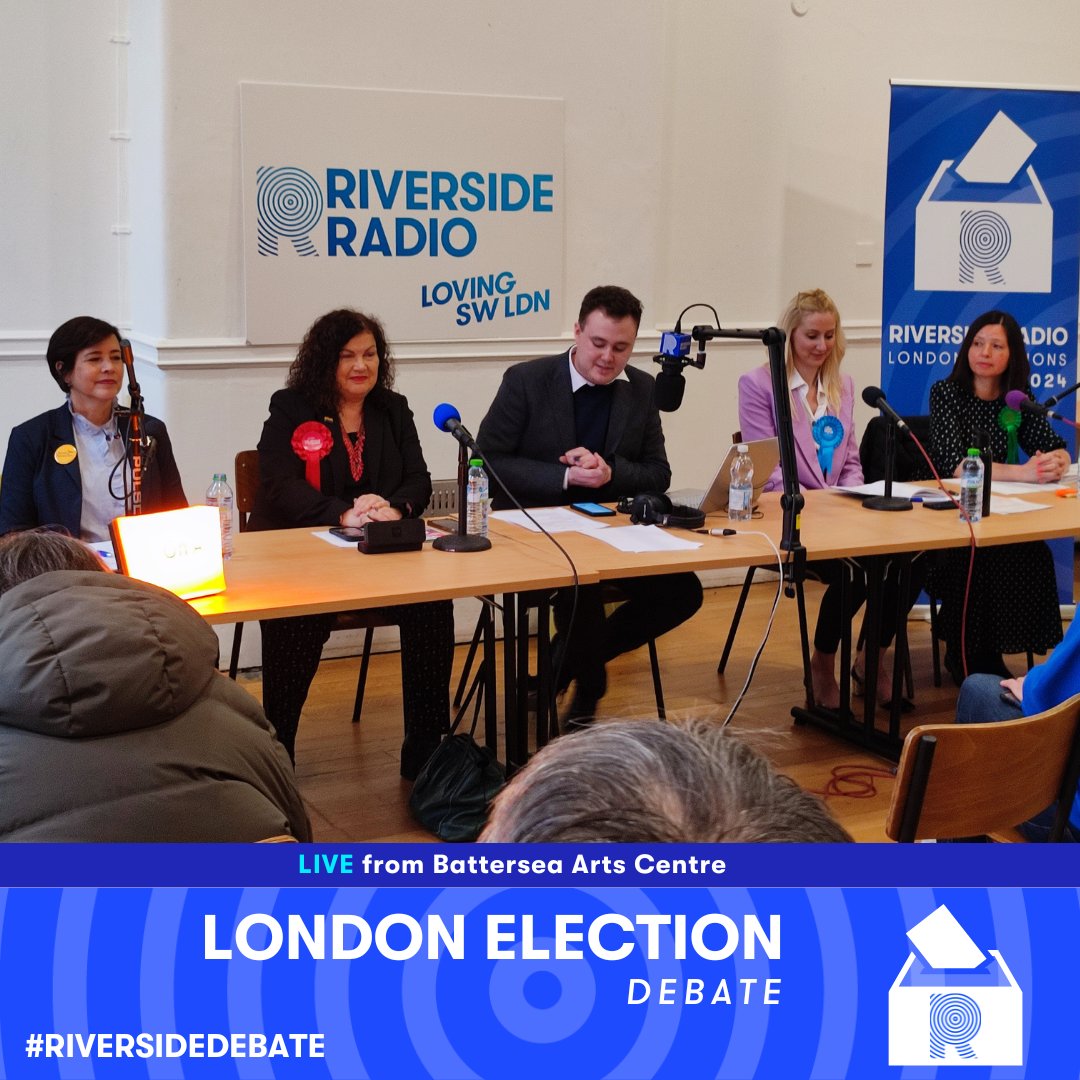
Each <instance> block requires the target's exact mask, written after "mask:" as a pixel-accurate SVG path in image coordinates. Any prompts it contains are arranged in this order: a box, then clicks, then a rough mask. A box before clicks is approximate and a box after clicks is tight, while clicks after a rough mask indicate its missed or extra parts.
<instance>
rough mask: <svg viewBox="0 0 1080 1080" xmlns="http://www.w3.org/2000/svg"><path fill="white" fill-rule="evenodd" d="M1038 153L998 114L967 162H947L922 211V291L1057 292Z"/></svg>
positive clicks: (918, 254)
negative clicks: (1034, 156)
mask: <svg viewBox="0 0 1080 1080" xmlns="http://www.w3.org/2000/svg"><path fill="white" fill-rule="evenodd" d="M1035 148H1036V143H1035V140H1034V139H1032V138H1031V137H1030V136H1029V135H1028V134H1027V133H1026V132H1025V131H1024V130H1023V129H1022V128H1021V127H1020V126H1019V125H1018V124H1016V123H1014V122H1013V120H1011V119H1010V118H1009V117H1008V116H1006V115H1005V113H1004V112H1001V111H999V112H998V113H997V114H996V115H995V116H994V118H993V119H992V120H991V121H990V123H989V124H987V125H986V127H985V128H984V129H983V130H982V132H981V133H980V134H979V135H978V137H977V138H976V139H975V141H974V143H973V144H972V145H971V147H970V149H967V152H966V153H965V154H964V156H963V158H962V159H961V160H960V161H955V160H954V159H952V158H949V159H946V160H944V161H942V162H941V164H940V165H939V166H938V168H937V171H936V172H935V173H934V176H933V178H932V179H931V181H930V183H929V184H928V185H927V187H926V190H925V191H924V192H923V194H922V197H921V198H920V199H919V203H918V206H917V207H916V209H915V288H916V289H917V290H920V291H927V292H929V291H937V290H945V291H952V292H1002V291H1008V292H1016V293H1045V292H1050V286H1051V279H1052V276H1053V253H1054V212H1053V209H1052V207H1051V206H1050V203H1049V201H1048V200H1047V198H1046V192H1045V191H1044V190H1043V187H1042V184H1041V183H1040V181H1039V177H1038V175H1037V174H1036V172H1035V169H1034V168H1033V167H1032V166H1031V165H1030V164H1028V160H1029V158H1030V157H1031V155H1032V153H1033V152H1034V150H1035ZM958 149H960V150H964V149H966V148H964V147H959V148H958Z"/></svg>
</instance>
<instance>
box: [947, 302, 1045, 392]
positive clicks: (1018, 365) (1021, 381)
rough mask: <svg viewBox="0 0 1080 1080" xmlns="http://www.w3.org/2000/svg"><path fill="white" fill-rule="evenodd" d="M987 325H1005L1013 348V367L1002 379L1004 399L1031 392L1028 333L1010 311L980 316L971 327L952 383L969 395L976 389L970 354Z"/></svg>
mask: <svg viewBox="0 0 1080 1080" xmlns="http://www.w3.org/2000/svg"><path fill="white" fill-rule="evenodd" d="M984 326H1002V327H1004V328H1005V340H1006V342H1007V343H1008V346H1009V366H1008V367H1007V368H1006V369H1005V374H1004V375H1003V376H1002V377H1001V394H1002V396H1004V395H1005V394H1007V393H1008V392H1009V391H1010V390H1024V391H1025V392H1026V391H1027V389H1028V381H1029V379H1030V374H1031V368H1030V367H1029V366H1028V357H1027V346H1026V345H1025V344H1024V334H1023V331H1021V329H1020V324H1019V323H1018V322H1017V321H1016V319H1014V318H1013V317H1012V316H1011V315H1010V314H1009V313H1008V312H1007V311H987V312H986V313H985V314H983V315H980V316H979V317H978V318H977V319H976V320H975V321H974V322H973V323H972V324H971V325H970V326H969V327H968V328H967V333H966V334H965V335H964V340H963V342H962V343H961V345H960V351H959V352H958V353H957V354H956V363H955V364H953V369H952V371H951V372H950V373H949V379H948V381H949V382H955V383H959V384H960V385H961V386H962V387H963V388H964V389H965V390H967V391H968V392H969V393H970V392H972V390H973V388H974V382H975V379H974V376H973V375H972V374H971V361H970V360H969V358H968V353H969V352H970V351H971V344H972V342H973V341H974V340H975V335H976V334H977V333H978V332H979V331H980V330H981V329H982V328H983V327H984Z"/></svg>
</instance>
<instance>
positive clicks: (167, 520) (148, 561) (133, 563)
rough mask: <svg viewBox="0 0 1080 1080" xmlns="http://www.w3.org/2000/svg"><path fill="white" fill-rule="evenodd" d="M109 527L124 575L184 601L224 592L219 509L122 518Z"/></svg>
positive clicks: (197, 508)
mask: <svg viewBox="0 0 1080 1080" xmlns="http://www.w3.org/2000/svg"><path fill="white" fill-rule="evenodd" d="M109 529H110V531H111V533H112V538H113V546H114V548H115V550H116V562H117V565H118V566H119V567H120V572H121V573H122V574H126V575H127V576H128V577H133V578H138V579H139V580H140V581H149V582H150V583H151V584H152V585H160V586H161V587H162V588H163V589H168V590H169V591H170V592H174V593H176V595H177V596H179V597H182V598H183V599H184V600H190V599H191V598H192V597H193V596H210V595H211V594H213V593H219V592H224V591H225V569H224V564H223V563H222V561H221V517H220V515H219V514H218V510H217V507H215V506H189V507H187V508H186V509H184V510H163V511H162V512H161V513H158V514H139V515H137V516H131V517H118V518H114V519H113V521H112V523H111V524H110V526H109Z"/></svg>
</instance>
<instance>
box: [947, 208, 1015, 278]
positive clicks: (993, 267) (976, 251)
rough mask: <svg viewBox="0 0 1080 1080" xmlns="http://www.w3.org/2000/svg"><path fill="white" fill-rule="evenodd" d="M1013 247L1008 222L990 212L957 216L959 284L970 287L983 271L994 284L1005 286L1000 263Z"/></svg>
mask: <svg viewBox="0 0 1080 1080" xmlns="http://www.w3.org/2000/svg"><path fill="white" fill-rule="evenodd" d="M1011 248H1012V232H1011V231H1010V229H1009V223H1008V222H1007V221H1006V220H1005V219H1004V218H1003V217H1002V216H1001V215H1000V214H997V213H995V212H994V211H993V210H965V211H963V213H961V215H960V281H961V283H962V284H964V285H971V284H972V283H973V282H974V281H975V271H976V270H982V271H983V273H984V274H986V277H987V279H988V280H989V281H991V282H993V283H994V284H995V285H1001V284H1003V283H1004V281H1005V278H1004V277H1002V274H1001V264H1002V263H1003V262H1004V261H1005V257H1006V256H1007V255H1008V254H1009V251H1010V250H1011Z"/></svg>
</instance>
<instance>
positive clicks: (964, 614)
mask: <svg viewBox="0 0 1080 1080" xmlns="http://www.w3.org/2000/svg"><path fill="white" fill-rule="evenodd" d="M907 433H908V435H909V437H910V438H911V441H912V442H913V443H914V444H915V446H916V447H917V448H918V451H919V453H920V454H922V456H923V457H924V458H926V464H927V465H929V466H930V471H931V472H932V473H933V474H934V479H935V480H936V481H937V485H938V487H939V488H941V490H942V491H943V492H944V493H945V497H946V498H947V499H948V500H949V502H951V503H952V504H953V506H955V507H956V509H957V512H958V513H959V514H960V517H961V519H962V520H963V521H964V523H965V524H966V525H967V527H968V537H969V544H970V549H969V551H970V553H969V556H968V570H967V578H966V579H965V582H964V606H963V608H962V609H961V612H960V666H961V670H962V671H963V673H964V678H965V679H966V678H967V677H968V662H967V622H968V604H969V602H970V600H971V581H972V577H973V576H974V573H975V548H976V544H975V527H974V526H973V525H972V523H971V521H970V520H969V519H968V518H967V517H966V516H965V515H964V514H963V513H962V512H961V511H960V502H959V500H958V499H957V498H956V496H955V495H953V493H952V492H951V491H949V489H948V488H947V487H946V486H945V484H944V483H943V482H942V479H941V476H940V475H939V473H938V471H937V469H936V468H935V467H934V463H933V461H931V460H930V455H929V454H928V453H927V452H926V447H924V446H923V444H922V443H921V442H919V440H918V439H917V438H916V437H915V432H913V431H912V430H911V428H910V427H909V428H908V431H907Z"/></svg>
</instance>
